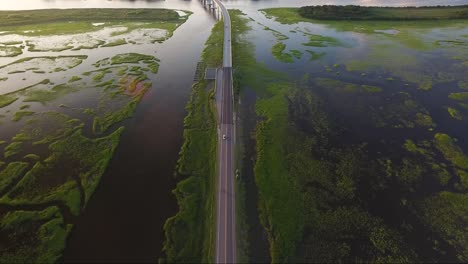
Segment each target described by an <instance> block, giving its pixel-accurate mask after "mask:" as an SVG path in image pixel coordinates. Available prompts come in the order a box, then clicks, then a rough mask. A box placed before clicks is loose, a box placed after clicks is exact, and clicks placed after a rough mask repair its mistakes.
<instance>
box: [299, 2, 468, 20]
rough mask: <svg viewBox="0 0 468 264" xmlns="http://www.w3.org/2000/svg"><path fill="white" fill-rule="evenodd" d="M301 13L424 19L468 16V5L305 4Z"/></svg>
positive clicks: (340, 17)
mask: <svg viewBox="0 0 468 264" xmlns="http://www.w3.org/2000/svg"><path fill="white" fill-rule="evenodd" d="M298 12H299V14H300V15H301V16H303V17H306V18H311V19H330V20H423V19H463V18H468V6H453V7H452V6H446V7H366V6H356V5H348V6H336V5H323V6H303V7H301V8H299V10H298Z"/></svg>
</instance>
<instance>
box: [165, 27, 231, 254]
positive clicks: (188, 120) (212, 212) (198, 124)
mask: <svg viewBox="0 0 468 264" xmlns="http://www.w3.org/2000/svg"><path fill="white" fill-rule="evenodd" d="M222 43H223V22H218V23H217V24H216V25H215V26H214V28H213V30H212V33H211V36H210V37H209V38H208V40H207V42H206V44H205V49H204V51H203V54H202V62H203V63H205V64H207V65H209V66H219V65H221V63H222ZM212 85H213V83H210V82H208V81H204V80H203V81H199V82H197V83H195V84H194V85H193V87H192V95H191V98H190V101H189V102H188V104H187V112H188V114H187V116H186V117H185V120H184V124H185V129H184V144H183V146H182V149H181V151H180V158H179V161H178V164H177V169H176V173H175V175H176V177H177V179H178V180H179V183H178V184H177V187H176V188H175V189H174V191H173V193H174V194H175V196H176V198H177V201H178V204H179V212H178V213H177V214H176V215H175V216H173V217H171V218H169V219H168V220H167V221H166V224H165V225H164V230H165V233H166V241H165V243H164V251H165V253H166V259H162V260H161V261H164V262H166V261H167V262H169V263H177V262H179V263H180V262H212V261H213V259H214V255H215V252H214V246H215V234H216V223H215V221H216V217H215V216H216V207H215V204H216V203H215V197H216V166H217V165H216V163H217V153H216V150H217V132H216V110H215V108H214V107H215V106H214V101H213V98H214V87H213V86H212Z"/></svg>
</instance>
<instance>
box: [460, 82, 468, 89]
mask: <svg viewBox="0 0 468 264" xmlns="http://www.w3.org/2000/svg"><path fill="white" fill-rule="evenodd" d="M458 87H459V88H460V89H463V90H468V82H467V81H459V82H458Z"/></svg>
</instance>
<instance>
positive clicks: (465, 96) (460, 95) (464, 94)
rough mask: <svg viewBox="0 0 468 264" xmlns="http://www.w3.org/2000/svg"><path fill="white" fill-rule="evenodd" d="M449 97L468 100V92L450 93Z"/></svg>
mask: <svg viewBox="0 0 468 264" xmlns="http://www.w3.org/2000/svg"><path fill="white" fill-rule="evenodd" d="M449 98H450V99H453V100H458V101H467V100H468V92H461V93H450V94H449Z"/></svg>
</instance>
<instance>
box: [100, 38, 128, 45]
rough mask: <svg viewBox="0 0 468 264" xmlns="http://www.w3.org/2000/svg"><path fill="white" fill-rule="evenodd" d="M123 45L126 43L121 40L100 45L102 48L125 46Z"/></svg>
mask: <svg viewBox="0 0 468 264" xmlns="http://www.w3.org/2000/svg"><path fill="white" fill-rule="evenodd" d="M125 44H127V41H126V40H125V39H123V38H122V39H117V40H114V41H112V42H108V43H106V44H104V45H102V47H115V46H120V45H125Z"/></svg>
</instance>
